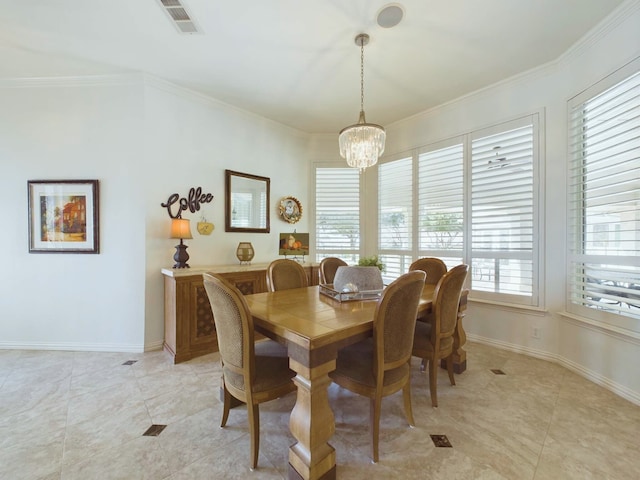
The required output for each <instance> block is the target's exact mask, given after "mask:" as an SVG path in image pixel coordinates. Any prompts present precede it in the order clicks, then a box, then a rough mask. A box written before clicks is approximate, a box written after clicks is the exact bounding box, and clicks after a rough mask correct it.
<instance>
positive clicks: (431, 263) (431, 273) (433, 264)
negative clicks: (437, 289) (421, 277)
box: [409, 257, 447, 285]
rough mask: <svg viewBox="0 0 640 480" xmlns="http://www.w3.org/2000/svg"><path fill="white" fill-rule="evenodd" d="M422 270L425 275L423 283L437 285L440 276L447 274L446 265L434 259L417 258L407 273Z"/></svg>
mask: <svg viewBox="0 0 640 480" xmlns="http://www.w3.org/2000/svg"><path fill="white" fill-rule="evenodd" d="M414 270H422V271H423V272H425V273H426V274H427V279H426V280H425V282H424V283H426V284H427V285H437V284H438V282H439V281H440V279H441V278H442V276H443V275H444V274H445V273H447V264H446V263H444V262H443V261H442V260H440V259H439V258H436V257H424V258H419V259H418V260H416V261H415V262H413V263H412V264H411V265H410V266H409V271H410V272H412V271H414Z"/></svg>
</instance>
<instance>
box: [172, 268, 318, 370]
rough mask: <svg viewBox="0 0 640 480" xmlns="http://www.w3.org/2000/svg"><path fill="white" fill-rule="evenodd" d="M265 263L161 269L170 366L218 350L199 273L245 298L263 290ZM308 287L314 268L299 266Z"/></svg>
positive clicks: (314, 280) (314, 281)
mask: <svg viewBox="0 0 640 480" xmlns="http://www.w3.org/2000/svg"><path fill="white" fill-rule="evenodd" d="M268 266H269V264H268V263H263V264H255V265H224V266H221V265H217V266H210V267H192V268H184V269H173V268H163V269H162V274H163V276H164V345H163V348H164V350H165V351H167V352H168V353H169V354H170V355H171V356H172V357H173V362H174V363H180V362H184V361H186V360H190V359H192V358H195V357H198V356H200V355H205V354H207V353H211V352H217V351H218V341H217V338H216V328H215V324H214V322H213V313H212V312H211V305H210V304H209V298H208V297H207V292H206V290H205V289H204V282H203V280H202V274H203V273H207V272H209V273H218V274H220V275H222V276H223V277H224V278H225V279H227V280H228V281H230V282H231V283H233V284H234V285H235V286H236V287H237V288H238V290H240V291H241V292H242V293H243V294H245V295H250V294H252V293H261V292H266V291H267V267H268ZM303 267H304V268H305V270H306V271H307V275H308V277H309V285H317V284H318V265H317V264H303Z"/></svg>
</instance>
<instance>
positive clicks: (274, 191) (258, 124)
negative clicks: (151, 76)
mask: <svg viewBox="0 0 640 480" xmlns="http://www.w3.org/2000/svg"><path fill="white" fill-rule="evenodd" d="M145 103H146V106H145V115H146V118H145V130H144V135H145V137H146V141H145V146H146V154H145V159H146V164H145V167H144V169H145V171H146V172H149V173H151V176H150V179H153V181H146V182H145V183H144V186H145V194H144V195H145V201H146V230H147V233H146V257H147V262H146V312H145V318H146V334H145V338H146V344H147V348H150V347H154V346H161V344H162V340H163V338H164V317H163V315H164V304H163V301H162V298H163V295H164V290H163V279H162V276H161V275H159V271H160V269H161V268H163V267H171V265H173V254H174V253H175V248H174V246H175V245H176V243H177V241H176V240H171V239H169V238H167V237H168V234H169V223H170V219H169V215H168V213H167V211H166V209H164V208H162V207H161V206H160V204H161V203H162V202H165V201H166V200H167V198H168V197H169V195H170V194H172V193H179V194H180V196H185V195H186V194H187V193H188V191H189V189H190V188H191V187H202V189H203V192H206V193H212V194H213V195H214V199H213V201H212V202H211V203H207V204H203V206H202V207H201V210H200V211H198V212H196V213H191V212H190V211H189V210H187V211H185V212H183V213H182V217H183V218H189V219H190V220H191V225H192V228H191V230H192V234H193V236H194V238H193V239H192V240H187V241H186V242H185V243H186V244H187V245H188V247H189V248H188V250H187V252H188V253H189V256H190V258H189V264H190V265H230V264H236V263H238V259H237V258H236V255H235V252H236V248H237V246H238V243H239V242H240V241H250V242H251V243H252V244H253V248H254V250H255V257H254V259H253V262H254V263H260V262H269V261H271V260H273V259H275V258H278V242H279V233H281V232H293V231H294V229H296V230H297V231H298V232H308V218H309V214H308V212H309V211H310V210H311V209H310V208H309V207H310V206H309V202H308V196H307V188H306V184H305V183H302V182H300V178H307V175H308V170H309V168H308V165H309V162H308V160H307V156H308V152H307V151H308V145H307V143H308V137H309V136H308V135H306V134H302V133H300V132H298V131H296V130H293V129H290V128H287V127H284V126H282V125H279V124H277V123H274V122H271V121H269V120H265V119H263V118H261V117H258V116H255V115H252V114H248V113H246V112H243V111H241V110H238V109H235V108H233V107H229V106H226V105H224V104H221V103H218V102H215V101H212V100H211V99H207V98H205V97H202V96H199V95H196V94H189V93H188V92H185V91H184V90H182V89H177V88H175V87H172V86H171V85H168V84H166V83H163V82H160V81H157V80H152V81H150V82H148V87H147V88H146V90H145ZM225 169H229V170H235V171H239V172H244V173H250V174H253V175H259V176H264V177H269V178H270V179H271V182H270V186H271V194H270V196H271V212H270V213H271V222H270V224H271V233H269V234H260V233H251V234H247V233H235V232H234V233H226V232H225V231H224V226H225V217H224V178H225V177H224V173H225V172H224V171H225ZM158 170H160V172H158ZM160 173H161V174H160ZM284 196H294V197H296V198H297V199H298V200H300V202H301V204H302V206H303V215H302V219H301V220H300V221H299V222H298V223H296V224H295V225H291V224H289V223H287V222H285V221H284V220H282V218H281V217H280V216H279V215H278V208H277V205H278V201H279V200H280V199H281V198H282V197H284ZM202 216H204V217H206V219H207V221H209V222H212V223H213V224H214V225H215V229H214V231H213V233H212V234H211V235H209V236H203V235H199V234H198V232H197V230H196V223H197V222H198V221H199V220H200V219H201V217H202Z"/></svg>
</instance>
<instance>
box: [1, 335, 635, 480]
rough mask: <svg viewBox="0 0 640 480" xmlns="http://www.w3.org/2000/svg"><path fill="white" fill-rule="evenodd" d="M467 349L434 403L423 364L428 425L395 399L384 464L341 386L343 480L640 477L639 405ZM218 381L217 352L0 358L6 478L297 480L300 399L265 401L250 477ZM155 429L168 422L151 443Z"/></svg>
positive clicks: (337, 402) (539, 365)
mask: <svg viewBox="0 0 640 480" xmlns="http://www.w3.org/2000/svg"><path fill="white" fill-rule="evenodd" d="M467 351H468V369H467V371H466V372H465V373H463V374H462V375H457V376H456V381H457V386H455V387H452V386H450V385H449V383H448V378H447V375H446V372H444V371H441V372H440V377H439V387H438V388H439V392H438V394H439V395H438V396H439V404H440V407H439V408H437V409H433V408H432V407H431V403H430V400H429V393H428V382H427V376H426V375H424V374H421V373H420V372H419V368H418V365H419V361H418V360H417V359H414V367H413V378H412V382H413V383H412V389H413V392H412V393H413V408H414V416H415V419H416V423H417V425H416V427H415V428H409V427H408V426H407V424H406V423H405V418H404V414H403V411H402V398H401V394H400V393H398V394H397V395H394V396H392V397H387V398H385V399H384V400H383V413H382V422H381V442H380V462H379V463H378V464H375V465H374V464H371V462H370V460H369V454H370V453H369V452H370V448H369V434H368V400H367V399H364V398H361V397H358V396H355V395H353V394H351V393H349V392H347V391H346V390H343V389H340V388H338V387H337V386H335V385H332V386H331V388H330V400H331V405H332V407H333V409H334V412H335V417H336V434H335V436H334V437H333V439H332V444H333V445H334V446H335V447H336V450H337V463H338V468H337V475H338V478H341V479H356V480H357V479H366V480H374V479H385V480H386V479H395V478H398V479H400V478H402V479H421V480H422V479H444V478H446V479H456V480H463V479H474V480H475V479H517V480H523V479H531V480H557V479H576V480H577V479H580V480H582V479H587V478H589V479H630V480H631V479H634V480H635V479H638V478H640V455H639V454H638V445H639V442H640V440H639V439H640V407H638V406H636V405H633V404H631V403H630V402H628V401H626V400H624V399H622V398H620V397H617V396H616V395H614V394H612V393H611V392H609V391H607V390H605V389H603V388H601V387H599V386H597V385H595V384H593V383H591V382H589V381H587V380H585V379H583V378H581V377H579V376H577V375H575V374H574V373H572V372H570V371H568V370H566V369H564V368H562V367H559V366H557V365H554V364H551V363H548V362H545V361H542V360H538V359H534V358H529V357H526V356H523V355H518V354H515V353H510V352H507V351H503V350H498V349H495V348H491V347H487V346H484V345H480V344H475V343H469V344H467ZM129 360H135V363H132V364H130V365H123V364H124V363H125V362H127V361H129ZM491 369H500V370H503V371H504V373H505V375H496V374H494V373H492V372H491ZM219 385H220V366H219V362H218V356H217V354H213V355H207V356H205V357H201V358H198V359H194V360H192V361H190V362H186V363H183V364H180V365H173V364H172V363H171V360H170V358H169V356H168V355H166V354H164V353H163V352H150V353H144V354H127V353H87V352H51V351H17V350H0V478H2V479H7V480H22V479H30V480H31V479H33V480H54V479H56V480H59V479H63V480H69V479H78V480H80V479H81V480H87V479H126V480H131V479H169V480H187V479H188V480H197V479H225V480H226V479H235V478H238V479H247V478H256V479H257V478H260V479H283V478H286V476H287V447H288V446H289V445H290V444H291V443H292V442H293V437H291V435H290V433H289V430H288V418H289V412H290V411H291V408H292V406H293V404H294V396H293V395H289V396H287V397H285V398H282V399H279V400H277V401H274V402H271V403H267V404H263V405H262V406H261V408H260V411H261V418H260V420H261V445H260V458H259V463H258V469H257V470H255V471H254V472H250V471H249V468H248V465H249V437H248V427H247V423H246V409H245V408H244V407H239V408H237V409H235V410H233V411H232V413H231V415H230V418H229V422H228V425H227V427H226V428H224V429H220V428H219V426H218V425H219V421H220V414H221V410H222V405H221V404H220V402H219V400H218V388H219ZM153 424H158V425H167V427H166V428H165V429H164V430H163V431H162V432H161V433H160V434H159V435H157V436H143V433H144V432H145V431H146V430H147V429H148V428H149V427H150V426H151V425H153ZM430 435H446V436H447V438H448V439H449V441H450V442H451V444H452V448H436V447H435V445H434V443H433V442H432V440H431V438H430Z"/></svg>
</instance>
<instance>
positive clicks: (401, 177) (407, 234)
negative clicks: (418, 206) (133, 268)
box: [378, 157, 413, 279]
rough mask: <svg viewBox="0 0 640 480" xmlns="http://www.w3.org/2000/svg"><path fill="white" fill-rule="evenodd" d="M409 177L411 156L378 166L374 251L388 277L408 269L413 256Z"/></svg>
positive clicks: (411, 173) (410, 182)
mask: <svg viewBox="0 0 640 480" xmlns="http://www.w3.org/2000/svg"><path fill="white" fill-rule="evenodd" d="M412 179H413V159H412V158H411V157H408V158H402V159H400V160H394V161H391V162H386V163H382V164H380V166H379V167H378V254H379V255H380V260H381V261H382V263H384V265H385V277H389V278H390V279H394V278H397V277H399V276H400V275H401V274H403V273H405V272H406V271H407V270H409V265H411V262H412V258H413V256H412V253H413V252H412V243H413V242H412V235H413V227H412V224H413V220H412V219H413V189H412V184H413V181H412Z"/></svg>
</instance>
